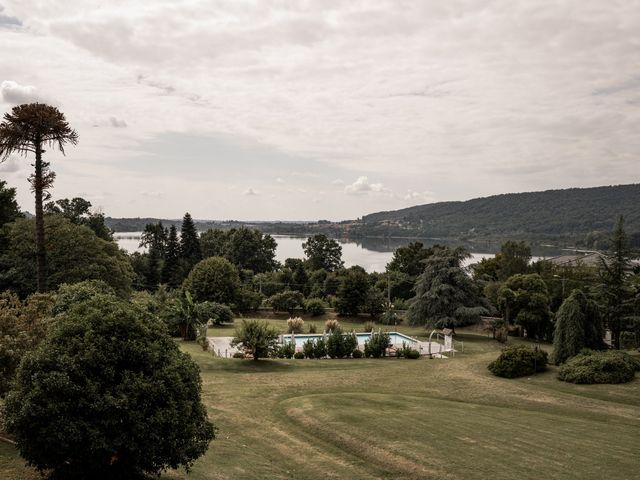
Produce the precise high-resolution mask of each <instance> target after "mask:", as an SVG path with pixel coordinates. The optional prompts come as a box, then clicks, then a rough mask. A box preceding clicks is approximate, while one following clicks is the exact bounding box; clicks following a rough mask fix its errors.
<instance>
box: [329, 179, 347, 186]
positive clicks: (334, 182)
mask: <svg viewBox="0 0 640 480" xmlns="http://www.w3.org/2000/svg"><path fill="white" fill-rule="evenodd" d="M331 185H344V180H342V179H341V178H336V179H335V180H334V181H333V182H331Z"/></svg>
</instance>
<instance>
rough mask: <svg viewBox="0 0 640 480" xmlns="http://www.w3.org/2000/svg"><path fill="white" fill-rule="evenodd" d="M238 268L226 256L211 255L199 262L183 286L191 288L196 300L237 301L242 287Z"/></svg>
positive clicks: (227, 302)
mask: <svg viewBox="0 0 640 480" xmlns="http://www.w3.org/2000/svg"><path fill="white" fill-rule="evenodd" d="M240 286H241V283H240V274H239V273H238V269H237V268H236V267H235V266H234V265H233V264H232V263H231V262H229V260H227V259H226V258H222V257H210V258H205V259H204V260H202V261H200V262H198V263H197V264H196V265H195V266H194V267H193V268H192V269H191V272H189V276H188V277H187V279H186V280H185V281H184V284H183V288H184V289H185V290H189V291H190V292H191V294H192V295H193V300H194V301H195V302H204V301H211V302H218V303H224V304H226V305H230V304H232V303H234V302H236V300H237V297H238V291H239V289H240Z"/></svg>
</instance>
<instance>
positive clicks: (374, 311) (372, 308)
mask: <svg viewBox="0 0 640 480" xmlns="http://www.w3.org/2000/svg"><path fill="white" fill-rule="evenodd" d="M386 302H387V301H386V298H385V296H384V295H383V294H382V292H381V291H380V290H378V289H377V288H375V287H369V290H367V295H366V297H365V299H364V304H363V306H362V309H363V310H364V311H365V312H367V313H368V314H369V315H371V316H372V317H377V316H379V315H380V314H381V313H382V312H384V311H385V306H386Z"/></svg>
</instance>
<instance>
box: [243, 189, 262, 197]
mask: <svg viewBox="0 0 640 480" xmlns="http://www.w3.org/2000/svg"><path fill="white" fill-rule="evenodd" d="M242 194H243V195H245V196H248V197H253V196H255V195H260V192H258V191H257V190H254V189H253V188H251V187H249V188H247V189H246V190H245V191H244V192H242Z"/></svg>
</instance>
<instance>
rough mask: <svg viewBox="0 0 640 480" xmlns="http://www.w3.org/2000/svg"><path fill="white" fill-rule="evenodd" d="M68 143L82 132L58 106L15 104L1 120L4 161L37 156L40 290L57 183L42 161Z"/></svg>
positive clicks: (0, 143)
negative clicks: (47, 209) (47, 219)
mask: <svg viewBox="0 0 640 480" xmlns="http://www.w3.org/2000/svg"><path fill="white" fill-rule="evenodd" d="M67 143H70V144H72V145H75V144H77V143H78V134H77V133H76V131H75V130H74V129H72V128H71V127H70V126H69V123H68V122H67V120H66V119H65V116H64V114H63V113H62V112H60V110H58V109H57V108H56V107H52V106H50V105H45V104H43V103H29V104H24V105H17V106H15V107H13V109H12V110H11V113H5V115H4V120H3V121H2V123H0V162H3V161H5V160H7V159H8V158H9V156H10V155H12V154H18V155H23V156H27V155H28V154H30V153H32V154H34V155H35V159H36V161H35V163H34V167H35V170H34V173H33V174H32V175H31V176H30V177H29V182H30V183H31V188H32V190H33V192H34V194H35V197H36V205H35V210H36V259H37V264H38V274H37V284H38V291H39V292H45V291H46V290H47V252H46V250H45V243H44V211H43V198H44V197H47V198H48V192H47V190H48V189H49V188H50V187H51V186H52V185H53V180H54V179H55V173H54V172H53V171H51V170H50V168H49V162H45V161H43V160H42V154H43V153H45V150H44V147H45V146H50V147H53V148H58V150H60V152H62V153H63V154H64V147H65V145H66V144H67Z"/></svg>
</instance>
